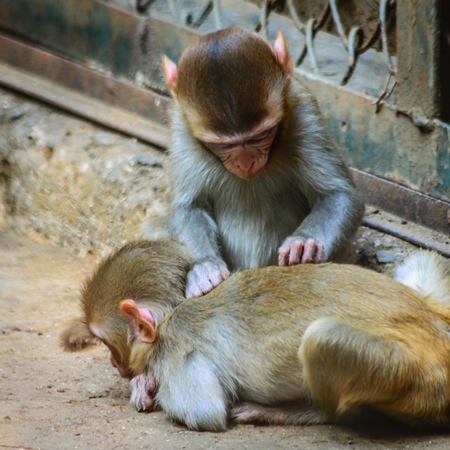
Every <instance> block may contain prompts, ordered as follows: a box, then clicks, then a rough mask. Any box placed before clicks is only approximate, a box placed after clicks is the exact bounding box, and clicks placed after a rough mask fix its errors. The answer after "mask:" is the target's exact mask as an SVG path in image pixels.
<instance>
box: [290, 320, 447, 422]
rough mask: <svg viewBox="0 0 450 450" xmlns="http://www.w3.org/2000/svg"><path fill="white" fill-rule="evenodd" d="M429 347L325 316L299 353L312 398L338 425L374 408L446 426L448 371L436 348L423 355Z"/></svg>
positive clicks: (307, 335) (307, 334)
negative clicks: (434, 352)
mask: <svg viewBox="0 0 450 450" xmlns="http://www.w3.org/2000/svg"><path fill="white" fill-rule="evenodd" d="M430 339H431V337H430ZM408 341H409V342H408ZM424 348H425V349H427V342H424V343H423V345H422V346H421V345H420V343H418V341H417V340H414V341H413V339H412V338H411V337H409V339H408V336H407V335H405V336H404V339H402V341H400V340H396V339H393V338H390V337H386V336H383V335H381V334H376V333H373V332H368V331H364V330H361V329H356V328H353V327H350V326H348V325H343V324H341V323H338V322H337V321H336V320H335V319H333V318H329V317H326V318H322V319H319V320H316V321H315V322H313V323H312V324H311V325H310V326H309V327H308V329H307V330H306V332H305V334H304V336H303V339H302V344H301V346H300V348H299V352H298V354H299V357H300V359H301V361H302V362H303V365H304V379H305V382H306V385H307V386H308V388H309V390H310V393H311V396H312V398H313V399H314V400H316V401H317V402H319V404H321V405H323V406H324V407H325V408H326V410H328V411H329V412H330V414H331V415H332V416H334V417H335V418H336V419H338V420H349V419H350V420H351V419H352V416H356V415H357V414H358V413H359V412H360V410H361V407H363V406H370V407H373V408H375V409H376V410H378V411H381V412H383V413H386V414H388V415H390V416H392V417H395V418H397V419H399V420H402V421H404V422H407V423H422V424H435V425H439V424H441V425H442V424H446V423H449V394H448V384H447V383H448V381H447V380H448V373H447V367H445V365H444V364H442V363H439V360H438V357H437V356H436V357H434V355H433V348H432V347H431V346H430V347H428V353H427V354H426V358H425V357H423V356H421V355H424V351H423V350H424ZM425 353H426V351H425Z"/></svg>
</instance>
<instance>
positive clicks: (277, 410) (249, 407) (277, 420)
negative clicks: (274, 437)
mask: <svg viewBox="0 0 450 450" xmlns="http://www.w3.org/2000/svg"><path fill="white" fill-rule="evenodd" d="M328 417H329V416H328V414H327V413H326V411H325V409H324V408H321V407H318V406H317V405H310V404H306V403H305V404H302V402H300V401H299V402H292V403H285V404H280V405H261V404H259V403H250V402H248V403H247V402H246V403H241V404H239V405H237V406H236V407H234V408H233V409H232V410H231V411H230V418H231V419H232V420H233V421H234V422H235V423H249V422H264V423H267V424H270V425H316V424H320V423H324V422H326V421H327V419H328Z"/></svg>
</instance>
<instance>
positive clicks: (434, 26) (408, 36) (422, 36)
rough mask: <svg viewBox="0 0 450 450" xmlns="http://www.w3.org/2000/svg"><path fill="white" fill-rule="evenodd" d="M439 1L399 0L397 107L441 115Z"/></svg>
mask: <svg viewBox="0 0 450 450" xmlns="http://www.w3.org/2000/svg"><path fill="white" fill-rule="evenodd" d="M440 6H441V5H440V1H439V0H397V30H396V33H397V65H398V66H397V67H398V68H397V84H398V89H397V107H398V108H399V109H401V110H406V111H408V110H409V109H411V108H416V109H417V110H418V111H419V112H420V113H421V114H423V115H424V116H425V117H439V116H440V113H441V101H440V100H441V99H440V97H441V90H440V83H439V62H440V61H439V52H440V39H439V37H440V36H439V31H440V16H439V12H440Z"/></svg>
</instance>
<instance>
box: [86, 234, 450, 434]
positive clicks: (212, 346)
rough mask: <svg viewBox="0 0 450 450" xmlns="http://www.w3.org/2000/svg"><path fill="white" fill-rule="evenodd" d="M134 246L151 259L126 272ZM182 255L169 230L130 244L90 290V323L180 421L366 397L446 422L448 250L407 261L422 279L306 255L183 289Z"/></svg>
mask: <svg viewBox="0 0 450 450" xmlns="http://www.w3.org/2000/svg"><path fill="white" fill-rule="evenodd" d="M162 249H164V251H161V250H162ZM136 252H138V253H142V256H143V255H144V254H146V255H147V257H142V258H141V259H140V263H139V264H133V266H132V270H131V271H129V270H128V269H129V268H128V267H124V263H125V265H126V264H132V260H133V258H134V255H135V254H136ZM185 253H186V249H184V248H183V247H182V246H180V245H178V246H177V245H175V244H173V243H172V242H170V241H162V242H158V241H154V242H145V241H141V242H137V243H134V244H129V245H127V246H125V247H124V248H122V249H121V250H120V251H119V252H118V253H116V254H114V255H112V256H111V257H109V258H108V259H107V260H106V262H104V263H102V264H101V265H100V267H99V268H98V269H97V271H96V272H95V273H94V274H93V276H92V277H91V278H90V279H88V281H87V282H86V284H85V286H84V289H83V295H82V299H81V304H82V310H83V312H84V317H85V323H86V325H87V326H88V327H89V329H90V330H91V332H92V333H93V334H94V335H95V336H97V337H98V338H99V339H101V340H102V341H103V342H104V343H105V344H106V345H107V346H108V348H109V349H110V350H111V355H112V356H111V361H112V364H113V365H114V367H116V368H117V369H118V370H119V372H120V374H121V375H122V376H125V377H127V378H131V377H134V378H133V382H132V387H133V402H134V403H135V404H137V406H138V408H139V402H142V404H143V405H142V408H140V409H146V407H147V406H149V405H151V403H152V398H151V396H152V395H153V394H154V392H156V394H154V396H155V400H156V404H157V405H158V406H160V407H161V408H162V409H163V410H164V411H165V412H166V413H167V414H168V416H169V417H170V418H171V419H173V420H177V421H179V422H182V423H184V424H185V425H186V426H187V427H189V428H190V429H198V430H210V431H223V430H225V429H226V427H227V421H228V419H229V418H232V419H233V420H234V421H236V422H239V423H246V422H250V421H255V420H258V421H264V422H267V423H271V424H314V423H324V422H330V421H333V422H336V421H337V422H341V421H342V422H348V421H350V422H351V421H352V420H354V418H355V417H359V416H360V413H361V412H362V411H364V410H365V409H366V407H367V408H369V409H370V408H373V409H375V410H378V411H380V412H382V413H385V414H387V415H389V416H391V417H394V418H396V419H399V420H401V421H403V422H406V423H409V424H431V425H448V424H449V420H450V417H449V413H450V409H449V388H448V386H449V385H450V374H449V368H450V306H449V305H450V269H449V266H448V262H447V261H445V260H444V259H443V258H441V257H439V256H438V255H436V254H433V253H429V252H421V253H418V254H417V255H415V256H412V257H411V258H410V259H409V260H407V261H406V262H405V263H404V264H403V266H402V267H401V268H400V269H399V274H398V277H399V279H400V280H401V281H403V282H404V283H406V284H409V285H411V286H414V287H415V289H416V290H414V289H411V288H410V287H408V286H405V285H403V284H400V283H399V282H397V281H395V280H393V279H390V278H388V277H386V276H383V275H381V274H378V273H376V272H372V271H369V270H367V269H363V268H361V267H357V266H350V265H335V264H318V265H311V264H308V265H297V266H291V267H274V266H271V267H267V268H264V269H251V270H246V271H242V272H239V273H236V274H234V275H232V276H231V277H230V278H229V279H228V280H226V281H225V282H223V283H221V284H220V285H219V286H218V287H217V288H216V289H214V290H212V291H211V292H210V293H209V294H206V295H204V296H202V297H198V298H193V299H189V300H184V295H183V293H184V282H185V275H186V273H187V271H188V270H190V266H191V265H192V263H193V261H192V259H190V257H188V258H187V259H186V258H185V257H184V256H183V255H184V254H185ZM127 255H128V256H127ZM183 271H185V272H184V273H183ZM126 272H132V273H133V276H134V278H128V277H127V278H123V277H122V273H126ZM144 274H145V275H144ZM149 274H152V275H150V276H149ZM137 280H140V281H137ZM140 282H145V284H146V286H147V287H148V288H149V292H146V290H145V289H137V292H139V294H136V295H134V296H133V295H131V292H132V290H130V289H128V288H127V284H128V283H129V284H130V286H134V287H135V288H138V285H139V283H140ZM150 286H151V287H150ZM159 287H161V292H158V289H159ZM418 291H419V292H418ZM421 293H422V294H424V295H422V294H421ZM153 296H154V297H153ZM183 300H184V301H183ZM160 302H162V303H163V307H161V305H160ZM169 305H178V306H175V307H174V308H173V309H171V310H170V308H171V307H170V306H169ZM162 308H163V309H162ZM155 387H156V391H155Z"/></svg>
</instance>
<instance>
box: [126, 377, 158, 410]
mask: <svg viewBox="0 0 450 450" xmlns="http://www.w3.org/2000/svg"><path fill="white" fill-rule="evenodd" d="M130 385H131V399H130V402H131V403H133V404H134V406H136V409H137V410H138V411H150V410H151V409H152V406H153V398H152V394H153V392H155V388H156V380H155V377H154V376H153V374H150V373H142V374H141V375H137V376H135V377H134V378H133V379H132V380H131V381H130Z"/></svg>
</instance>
